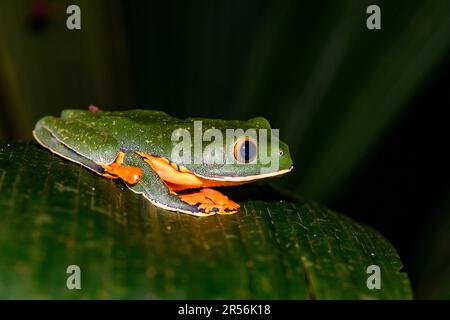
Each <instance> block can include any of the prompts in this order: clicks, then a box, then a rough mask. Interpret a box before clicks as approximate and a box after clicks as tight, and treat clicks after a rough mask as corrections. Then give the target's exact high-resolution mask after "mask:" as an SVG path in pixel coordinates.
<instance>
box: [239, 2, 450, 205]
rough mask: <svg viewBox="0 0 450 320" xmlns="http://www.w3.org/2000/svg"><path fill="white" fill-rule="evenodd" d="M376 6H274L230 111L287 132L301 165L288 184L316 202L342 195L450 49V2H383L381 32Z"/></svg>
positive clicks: (362, 3)
mask: <svg viewBox="0 0 450 320" xmlns="http://www.w3.org/2000/svg"><path fill="white" fill-rule="evenodd" d="M370 4H373V1H369V0H367V1H361V0H350V1H326V2H323V1H280V2H273V3H272V7H270V8H268V9H267V10H266V15H265V24H264V25H263V27H262V28H261V29H260V31H259V34H258V37H257V41H255V43H254V48H253V50H252V52H251V54H250V55H249V58H248V60H247V61H248V68H247V72H246V75H245V76H244V77H243V80H242V82H241V84H242V86H241V90H240V94H239V95H238V96H237V98H236V102H235V105H234V108H233V109H232V113H233V115H234V116H235V117H238V118H246V117H252V116H255V115H263V116H266V117H267V118H268V119H271V123H272V124H273V127H276V128H280V136H281V138H282V139H285V140H287V143H288V144H289V145H290V148H291V153H292V155H293V158H294V162H295V164H296V168H297V170H295V172H293V174H292V175H291V176H290V178H289V179H287V180H284V182H285V183H286V185H294V184H295V185H296V190H297V191H298V192H299V193H302V194H304V195H305V196H308V197H311V198H315V199H319V200H322V201H330V199H333V198H335V197H337V196H338V195H339V193H340V192H341V191H342V190H343V189H344V188H343V187H345V185H346V183H348V182H349V180H350V178H351V177H352V176H354V174H355V173H356V172H357V170H358V168H359V167H360V166H361V164H362V163H363V161H364V160H365V159H366V158H367V157H368V156H369V155H370V152H372V151H373V150H374V147H375V146H376V145H377V143H380V141H381V139H382V138H383V136H384V135H385V134H386V133H387V132H388V130H389V128H390V127H391V126H392V124H394V123H395V121H396V120H397V119H398V118H399V115H401V113H402V112H403V111H404V110H406V109H407V108H408V105H409V103H410V101H411V99H413V98H414V96H415V95H416V94H417V93H418V91H420V90H421V88H422V86H423V84H424V83H426V82H427V81H428V79H429V77H430V75H431V74H432V73H433V71H434V70H435V69H436V68H437V67H438V65H439V63H440V62H441V61H442V60H443V59H444V58H445V55H446V54H447V53H448V50H449V45H450V32H449V30H450V19H448V12H449V11H450V2H449V1H447V0H435V1H422V2H417V3H414V4H412V3H411V2H410V1H377V2H376V4H378V5H379V6H380V8H381V24H382V29H381V30H374V31H371V30H368V29H367V28H366V19H367V17H368V15H367V14H366V9H367V7H368V6H369V5H370Z"/></svg>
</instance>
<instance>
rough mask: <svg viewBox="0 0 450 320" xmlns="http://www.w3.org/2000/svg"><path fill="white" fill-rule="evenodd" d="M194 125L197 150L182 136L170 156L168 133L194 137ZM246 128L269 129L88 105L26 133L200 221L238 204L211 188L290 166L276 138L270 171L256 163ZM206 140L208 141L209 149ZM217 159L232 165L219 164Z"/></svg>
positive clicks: (253, 122)
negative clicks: (197, 158)
mask: <svg viewBox="0 0 450 320" xmlns="http://www.w3.org/2000/svg"><path fill="white" fill-rule="evenodd" d="M198 123H201V125H202V130H203V131H204V132H205V136H203V135H201V138H202V140H201V141H200V146H197V144H198V143H197V142H196V141H195V139H192V137H190V139H189V140H187V143H186V141H183V142H184V146H185V147H186V146H187V147H189V148H188V149H183V150H182V152H179V153H178V155H177V156H176V157H175V156H174V149H175V148H174V147H175V146H176V145H177V144H178V146H179V144H180V143H181V142H180V140H181V138H180V136H177V134H174V133H176V132H181V133H183V134H184V135H185V136H186V135H188V136H189V135H191V136H195V135H196V134H197V132H195V130H196V128H195V124H198ZM208 129H209V130H210V132H212V133H214V134H213V136H214V139H212V138H211V136H209V138H207V139H205V137H206V132H207V131H208ZM234 129H242V130H245V131H244V132H242V131H239V130H236V131H233V130H234ZM248 129H254V130H261V129H265V130H266V131H268V132H270V130H271V128H270V124H269V122H268V121H267V120H266V119H264V118H262V117H258V118H253V119H250V120H248V121H238V120H220V119H206V118H187V119H179V118H176V117H172V116H170V115H168V114H167V113H165V112H162V111H153V110H140V109H136V110H129V111H110V112H107V111H101V110H100V109H99V108H97V107H95V106H90V107H89V110H78V109H68V110H63V111H62V113H61V116H60V117H59V118H57V117H52V116H46V117H44V118H42V119H40V120H39V121H38V122H37V123H36V126H35V128H34V130H33V136H34V137H35V139H36V140H37V141H38V142H39V143H40V144H41V145H42V146H44V147H45V148H47V149H49V150H50V151H51V152H53V153H55V154H57V155H59V156H61V157H63V158H65V159H68V160H71V161H73V162H76V163H78V164H80V165H82V166H84V167H86V168H88V169H90V170H92V171H94V172H95V173H97V174H99V175H101V176H103V177H105V178H109V179H122V180H123V181H124V183H125V184H126V185H127V187H128V188H130V189H131V190H132V191H133V192H135V193H138V194H142V195H143V196H144V197H145V198H146V199H148V200H149V201H150V202H151V203H152V204H154V205H155V206H157V207H160V208H163V209H167V210H171V211H178V212H182V213H187V214H191V215H195V216H208V215H213V214H216V213H217V214H232V213H236V212H237V211H238V208H239V204H237V203H236V202H234V201H232V200H231V199H229V198H228V197H227V196H225V195H223V194H222V193H220V192H219V191H217V190H215V189H213V187H221V186H235V185H240V184H243V183H248V182H252V181H255V180H259V179H263V178H268V177H274V176H279V175H282V174H285V173H287V172H289V171H290V170H291V169H292V167H293V163H292V159H291V157H290V154H289V148H288V146H287V145H286V144H285V143H283V142H281V141H279V140H278V139H277V152H276V154H275V157H276V158H275V160H276V163H277V166H274V167H273V168H270V167H269V166H268V165H267V164H262V163H261V162H260V161H257V158H258V154H259V153H258V152H259V151H260V150H258V149H260V148H261V146H262V144H261V143H260V142H259V141H258V142H257V141H256V140H255V139H254V137H250V136H248V135H246V133H247V132H248V131H247V130H248ZM205 130H206V131H205ZM229 132H234V135H233V137H232V139H225V138H223V139H222V138H221V137H220V135H222V136H223V137H228V136H227V134H229ZM236 132H238V133H237V134H236ZM267 136H269V140H270V146H268V147H267V150H265V152H267V153H268V154H270V153H271V151H273V150H272V149H274V147H273V144H272V141H273V140H274V138H271V137H270V135H267ZM177 137H178V138H177ZM188 138H189V137H188ZM219 138H220V139H219ZM256 138H257V137H256ZM177 139H178V140H177ZM204 140H209V141H210V142H211V143H210V144H208V143H205V141H204ZM213 140H214V142H215V143H216V144H215V148H213V150H212V151H211V144H212V143H213ZM266 145H267V144H266ZM193 149H195V150H194V151H196V152H197V153H200V155H201V157H200V158H201V159H202V161H194V158H195V157H191V156H189V157H185V156H187V155H188V153H189V152H191V151H192V150H193ZM208 150H209V151H208ZM207 151H208V152H207ZM208 157H209V158H208ZM211 157H213V158H214V161H211ZM225 158H226V159H231V160H234V161H225V160H224V159H225ZM218 159H219V160H220V159H222V160H224V161H222V162H221V161H217V160H218ZM203 160H205V161H203ZM208 160H209V161H208Z"/></svg>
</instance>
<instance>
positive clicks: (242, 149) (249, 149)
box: [234, 137, 256, 163]
mask: <svg viewBox="0 0 450 320" xmlns="http://www.w3.org/2000/svg"><path fill="white" fill-rule="evenodd" d="M234 158H235V159H236V160H237V161H239V162H242V163H249V162H252V161H253V160H255V158H256V142H255V141H254V140H253V139H251V138H249V137H245V138H243V139H241V140H238V142H236V144H235V145H234Z"/></svg>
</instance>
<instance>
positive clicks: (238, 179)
mask: <svg viewBox="0 0 450 320" xmlns="http://www.w3.org/2000/svg"><path fill="white" fill-rule="evenodd" d="M293 168H294V166H291V167H290V168H288V169H284V170H280V171H276V172H271V173H266V174H259V175H253V176H246V177H207V176H203V175H200V174H197V173H195V172H192V171H191V172H192V173H193V174H194V175H196V176H197V177H200V178H203V179H207V180H212V181H231V182H244V181H255V180H259V179H264V178H270V177H276V176H280V175H282V174H285V173H288V172H289V171H291V170H292V169H293Z"/></svg>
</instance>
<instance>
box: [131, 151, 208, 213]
mask: <svg viewBox="0 0 450 320" xmlns="http://www.w3.org/2000/svg"><path fill="white" fill-rule="evenodd" d="M124 164H125V165H127V166H132V167H139V168H141V170H142V179H141V180H140V181H139V183H137V184H134V185H131V184H127V186H128V188H130V189H131V190H132V191H133V192H136V193H139V194H142V195H143V196H144V197H145V198H147V199H148V200H149V201H150V202H151V203H152V204H154V205H155V206H157V207H160V208H163V209H166V210H171V211H179V212H183V213H188V214H191V215H195V216H209V215H213V214H215V212H203V211H205V210H201V209H200V208H199V207H198V206H196V205H191V204H189V203H187V202H185V201H183V200H182V199H181V198H180V197H179V196H178V195H177V194H176V193H174V192H172V191H171V190H169V188H168V187H167V185H166V183H165V182H164V181H163V180H162V179H161V178H160V177H159V175H158V174H157V173H156V172H155V171H153V169H152V167H151V166H150V165H149V164H148V163H146V162H145V161H144V159H143V158H142V157H141V156H140V155H138V154H136V153H133V152H131V153H126V154H125V157H124Z"/></svg>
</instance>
